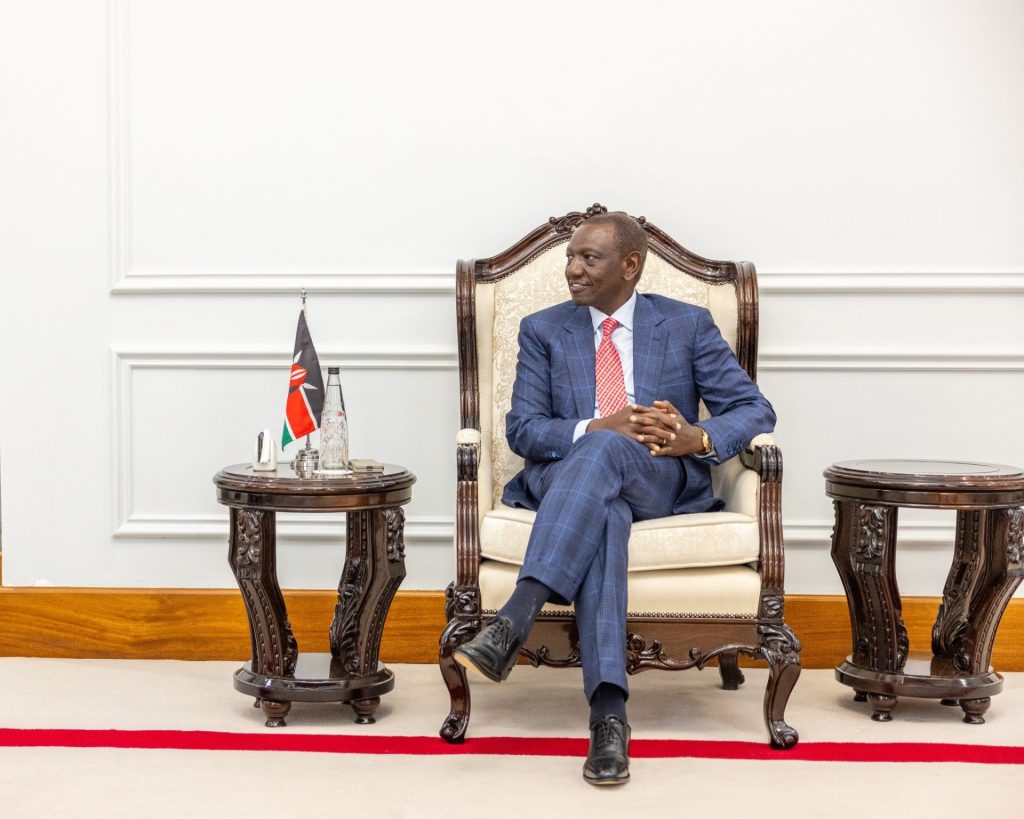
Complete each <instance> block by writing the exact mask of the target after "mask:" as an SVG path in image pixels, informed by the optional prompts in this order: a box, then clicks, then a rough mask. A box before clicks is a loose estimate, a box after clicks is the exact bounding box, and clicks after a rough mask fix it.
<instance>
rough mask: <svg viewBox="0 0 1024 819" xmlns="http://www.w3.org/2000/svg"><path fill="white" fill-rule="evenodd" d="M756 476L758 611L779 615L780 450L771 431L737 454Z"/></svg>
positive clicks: (782, 578)
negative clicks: (759, 546) (758, 564)
mask: <svg viewBox="0 0 1024 819" xmlns="http://www.w3.org/2000/svg"><path fill="white" fill-rule="evenodd" d="M739 457H740V459H741V460H742V462H743V465H744V466H745V467H746V468H747V469H752V470H754V471H755V472H756V473H757V476H758V484H759V486H758V492H757V495H758V498H757V505H758V511H757V519H758V525H759V527H760V530H761V564H760V569H759V571H760V573H761V604H760V609H759V613H760V615H762V616H766V617H770V618H773V619H775V618H778V619H781V617H782V608H783V599H784V598H783V594H784V581H785V574H786V558H785V546H784V544H783V540H782V450H781V449H780V448H779V446H778V445H777V444H776V443H775V439H774V438H772V437H771V436H770V435H758V436H757V437H756V438H754V439H753V440H752V441H751V442H750V444H748V446H747V448H746V449H744V450H743V452H741V453H740V455H739Z"/></svg>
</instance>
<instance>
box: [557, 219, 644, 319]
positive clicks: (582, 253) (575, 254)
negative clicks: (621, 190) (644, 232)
mask: <svg viewBox="0 0 1024 819" xmlns="http://www.w3.org/2000/svg"><path fill="white" fill-rule="evenodd" d="M565 255H566V260H565V279H566V281H567V282H568V283H569V295H570V296H571V297H572V300H573V303H574V304H578V305H581V306H584V307H596V308H597V309H598V310H600V311H601V312H602V313H605V314H606V315H611V314H612V313H614V312H615V311H616V310H618V309H619V308H620V307H621V306H622V305H623V304H625V303H626V302H627V301H628V300H629V297H630V296H631V295H632V294H633V289H634V288H635V287H636V282H637V275H638V270H639V254H637V253H630V254H627V255H626V256H622V255H620V254H619V251H618V249H617V248H616V247H615V225H608V224H597V225H589V224H587V223H586V222H584V223H583V224H582V225H580V226H579V227H578V228H576V232H575V233H573V235H572V240H571V241H570V242H569V247H568V248H567V249H566V252H565Z"/></svg>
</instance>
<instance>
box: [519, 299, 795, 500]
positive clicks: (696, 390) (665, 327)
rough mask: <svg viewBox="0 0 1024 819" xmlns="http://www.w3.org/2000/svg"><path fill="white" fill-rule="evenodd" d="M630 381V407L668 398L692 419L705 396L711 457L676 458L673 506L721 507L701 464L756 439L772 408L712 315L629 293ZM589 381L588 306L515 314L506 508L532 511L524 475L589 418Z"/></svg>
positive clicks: (563, 450)
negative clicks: (512, 462) (519, 462)
mask: <svg viewBox="0 0 1024 819" xmlns="http://www.w3.org/2000/svg"><path fill="white" fill-rule="evenodd" d="M633 380H634V386H635V390H636V403H638V404H641V405H644V406H650V405H651V404H652V403H653V402H654V401H655V400H656V399H658V400H664V401H670V402H671V403H672V404H673V405H674V406H675V407H676V408H677V409H678V410H679V411H680V412H681V413H682V414H683V416H684V417H685V418H686V420H687V421H688V422H690V423H691V424H692V423H695V422H696V421H697V410H698V403H699V401H700V400H701V399H703V400H704V403H705V404H706V405H707V408H708V410H709V411H710V412H711V415H712V417H711V418H708V419H706V420H704V421H701V422H700V425H701V426H702V427H703V428H704V429H705V430H706V431H707V433H708V436H709V437H710V438H711V442H712V444H713V445H714V448H715V457H714V458H713V459H709V460H706V459H700V458H693V457H683V458H681V459H680V460H681V461H682V465H683V469H684V471H685V474H686V485H685V487H684V488H683V490H682V492H681V493H680V494H679V495H678V496H677V497H676V499H675V503H674V504H673V512H674V513H675V514H683V513H686V512H706V511H716V510H719V509H721V508H722V507H723V503H722V501H721V500H719V499H717V498H715V497H714V495H713V493H712V488H711V469H710V463H721V462H724V461H727V460H729V459H730V458H732V457H733V456H735V455H737V454H738V453H739V452H740V451H741V450H742V449H743V448H744V447H745V446H746V445H747V444H748V443H750V440H751V439H752V438H753V437H754V436H755V435H758V434H760V433H762V432H771V431H772V430H773V429H774V428H775V412H774V410H773V409H772V406H771V404H769V403H768V401H767V400H766V399H765V397H764V396H763V395H761V391H760V390H759V389H758V388H757V385H756V384H755V383H754V382H753V381H751V380H750V377H749V376H748V375H747V373H746V372H745V371H744V370H743V368H742V367H740V365H739V362H738V361H737V360H736V357H735V356H734V355H733V353H732V350H730V349H729V345H728V344H727V343H726V341H725V339H724V338H722V334H721V333H720V332H719V330H718V327H717V326H715V323H714V320H713V319H712V318H711V313H710V312H709V311H708V310H706V309H705V308H703V307H697V306H695V305H692V304H686V303H684V302H680V301H675V300H674V299H669V298H666V297H664V296H658V295H649V294H643V293H640V294H637V303H636V310H635V313H634V316H633ZM594 381H595V377H594V326H593V323H592V322H591V319H590V310H589V309H588V308H586V307H577V306H576V305H575V304H573V303H572V302H571V301H567V302H563V303H562V304H556V305H555V306H553V307H549V308H547V309H545V310H541V311H539V312H537V313H534V314H532V315H529V316H527V317H526V318H524V319H523V321H522V322H521V324H520V326H519V359H518V363H517V365H516V380H515V384H514V385H513V388H512V407H511V409H510V411H509V413H508V415H507V417H506V427H505V431H506V436H507V438H508V443H509V447H510V448H511V449H512V451H513V452H515V453H516V454H517V455H520V456H521V457H522V458H524V459H525V461H526V464H525V467H524V469H523V470H522V471H521V472H519V474H518V475H516V476H515V477H514V478H513V479H512V480H511V481H509V483H508V485H507V486H506V487H505V492H504V495H503V496H502V501H503V502H504V503H505V504H507V505H509V506H516V507H521V508H526V509H534V510H535V509H536V508H537V506H538V499H536V498H534V497H533V496H532V494H531V493H530V491H529V489H528V484H527V474H528V473H529V471H530V470H531V469H534V468H536V467H537V466H538V465H540V464H543V463H545V462H548V461H554V460H558V459H560V458H562V457H564V456H565V455H566V454H567V453H568V451H569V449H570V447H572V444H573V440H572V436H573V432H574V430H575V427H576V424H577V423H578V422H579V421H580V419H582V418H592V417H593V415H594V391H595V386H594Z"/></svg>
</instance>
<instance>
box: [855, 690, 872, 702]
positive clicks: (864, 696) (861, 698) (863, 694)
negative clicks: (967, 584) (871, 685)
mask: <svg viewBox="0 0 1024 819" xmlns="http://www.w3.org/2000/svg"><path fill="white" fill-rule="evenodd" d="M853 701H854V702H867V701H868V692H867V691H854V692H853Z"/></svg>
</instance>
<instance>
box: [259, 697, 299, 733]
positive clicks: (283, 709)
mask: <svg viewBox="0 0 1024 819" xmlns="http://www.w3.org/2000/svg"><path fill="white" fill-rule="evenodd" d="M260 707H261V708H263V714H264V715H265V716H266V718H267V721H266V723H265V724H266V726H267V727H268V728H283V727H284V726H285V725H287V723H286V722H285V721H284V718H285V717H286V716H288V712H289V711H291V710H292V704H291V703H290V702H282V701H281V700H268V699H263V700H261V701H260Z"/></svg>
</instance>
